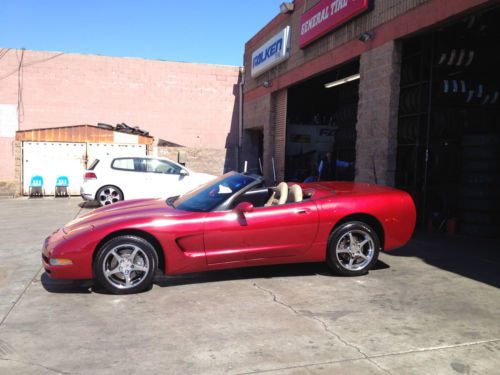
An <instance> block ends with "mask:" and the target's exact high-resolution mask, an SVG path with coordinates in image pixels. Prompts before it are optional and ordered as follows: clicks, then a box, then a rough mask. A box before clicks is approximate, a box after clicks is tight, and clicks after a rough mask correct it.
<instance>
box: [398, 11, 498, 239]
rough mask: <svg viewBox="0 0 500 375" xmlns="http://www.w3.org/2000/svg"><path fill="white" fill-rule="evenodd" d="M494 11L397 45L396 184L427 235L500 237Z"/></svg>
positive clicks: (479, 13)
mask: <svg viewBox="0 0 500 375" xmlns="http://www.w3.org/2000/svg"><path fill="white" fill-rule="evenodd" d="M499 19H500V8H499V7H496V8H493V9H488V10H483V11H481V12H477V13H474V14H468V15H466V16H463V17H462V18H461V19H459V20H458V21H455V22H453V23H452V24H449V25H446V26H443V27H441V28H439V29H437V30H433V31H432V32H428V33H426V34H425V35H421V36H418V37H414V38H411V39H408V40H405V41H404V42H403V46H402V67H401V92H400V105H399V120H398V156H397V171H396V185H397V187H399V188H402V189H405V190H407V191H408V192H410V193H411V194H412V196H413V197H414V199H415V202H416V205H417V209H418V220H419V223H420V224H421V225H422V226H423V227H426V228H428V229H431V230H433V231H441V232H446V231H447V232H449V233H462V234H467V235H476V236H482V237H499V236H500V195H499V194H498V191H499V188H500V97H499V95H500V69H499V68H498V67H499V66H500V54H499V53H498V51H497V48H496V46H498V45H499V44H500V23H499V22H498V20H499Z"/></svg>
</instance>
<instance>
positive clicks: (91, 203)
mask: <svg viewBox="0 0 500 375" xmlns="http://www.w3.org/2000/svg"><path fill="white" fill-rule="evenodd" d="M78 207H80V208H88V209H93V208H99V207H101V205H100V204H99V203H98V202H96V201H84V202H80V203H78Z"/></svg>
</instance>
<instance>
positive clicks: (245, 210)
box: [234, 202, 253, 214]
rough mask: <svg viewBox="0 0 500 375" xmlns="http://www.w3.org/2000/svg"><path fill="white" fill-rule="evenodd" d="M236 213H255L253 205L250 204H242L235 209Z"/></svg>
mask: <svg viewBox="0 0 500 375" xmlns="http://www.w3.org/2000/svg"><path fill="white" fill-rule="evenodd" d="M234 211H235V212H237V213H239V214H245V213H248V212H253V204H252V203H250V202H241V203H238V205H237V206H236V207H235V208H234Z"/></svg>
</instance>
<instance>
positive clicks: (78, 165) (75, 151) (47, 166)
mask: <svg viewBox="0 0 500 375" xmlns="http://www.w3.org/2000/svg"><path fill="white" fill-rule="evenodd" d="M85 153H86V145H85V143H58V142H23V192H24V194H28V192H29V185H30V181H31V178H32V177H33V176H42V178H43V181H44V190H45V194H46V195H53V194H54V190H55V185H56V180H57V178H58V177H59V176H66V177H68V179H69V191H68V192H69V193H70V194H72V195H78V194H80V185H81V183H82V179H83V171H84V170H85Z"/></svg>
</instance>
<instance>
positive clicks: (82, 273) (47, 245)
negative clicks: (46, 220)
mask: <svg viewBox="0 0 500 375" xmlns="http://www.w3.org/2000/svg"><path fill="white" fill-rule="evenodd" d="M67 245H68V241H67V240H66V239H65V238H64V232H63V231H62V229H58V230H57V231H55V232H54V233H52V234H51V235H50V236H49V237H47V238H46V239H45V241H44V242H43V247H42V265H43V268H44V269H45V272H46V273H47V275H48V276H49V277H51V278H54V279H88V278H91V276H92V275H91V273H90V274H89V272H88V264H86V263H87V262H85V261H84V258H81V257H80V256H78V255H77V253H76V252H71V251H61V250H60V249H61V248H65V247H67ZM56 249H57V250H56ZM54 258H57V259H61V258H63V259H69V260H71V262H72V263H71V264H65V265H54V264H51V259H54Z"/></svg>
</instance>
